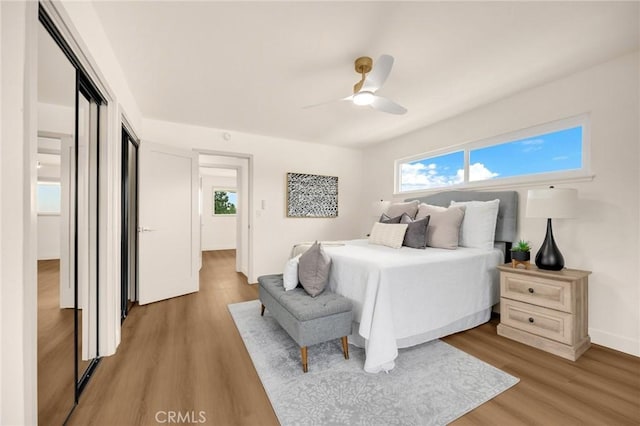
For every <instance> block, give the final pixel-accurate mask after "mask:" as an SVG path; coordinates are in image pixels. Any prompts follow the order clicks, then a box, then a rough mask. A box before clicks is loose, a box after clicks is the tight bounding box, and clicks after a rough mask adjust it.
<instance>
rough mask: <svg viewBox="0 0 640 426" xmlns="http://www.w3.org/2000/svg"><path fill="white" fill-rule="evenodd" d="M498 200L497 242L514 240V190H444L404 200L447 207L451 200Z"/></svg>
mask: <svg viewBox="0 0 640 426" xmlns="http://www.w3.org/2000/svg"><path fill="white" fill-rule="evenodd" d="M496 198H497V199H499V200H500V207H499V209H498V221H497V223H496V236H495V240H496V241H497V242H504V243H509V244H508V246H507V250H508V247H509V245H510V243H511V242H512V241H515V240H516V235H517V229H516V227H517V223H518V222H517V220H518V193H517V192H516V191H495V192H481V191H444V192H438V193H437V194H432V195H427V196H426V197H419V198H408V199H407V200H406V201H412V200H419V201H420V202H421V203H427V204H432V205H435V206H443V207H449V203H450V202H451V201H491V200H495V199H496Z"/></svg>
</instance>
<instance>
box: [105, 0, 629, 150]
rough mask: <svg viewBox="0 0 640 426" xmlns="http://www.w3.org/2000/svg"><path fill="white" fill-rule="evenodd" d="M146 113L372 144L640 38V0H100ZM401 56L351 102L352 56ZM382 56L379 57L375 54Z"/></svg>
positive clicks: (618, 51)
mask: <svg viewBox="0 0 640 426" xmlns="http://www.w3.org/2000/svg"><path fill="white" fill-rule="evenodd" d="M94 5H95V9H96V11H97V14H98V16H99V17H100V19H101V21H102V23H103V25H104V29H105V32H106V34H107V36H108V38H109V39H110V41H111V43H112V46H113V49H114V51H115V54H116V57H117V59H118V61H119V62H120V64H121V66H122V68H123V69H124V73H125V76H126V78H127V80H128V83H129V86H130V88H131V90H132V91H133V94H134V96H135V98H136V100H137V102H138V104H139V107H140V109H141V111H142V114H143V116H145V117H147V118H155V119H160V120H168V121H173V122H182V123H190V124H195V125H202V126H207V127H214V128H219V129H226V130H237V131H243V132H249V133H257V134H263V135H269V136H275V137H283V138H289V139H295V140H303V141H311V142H318V143H327V144H334V145H343V146H362V145H363V144H367V143H373V142H378V141H381V140H385V139H389V138H392V137H394V136H397V135H400V134H403V133H407V132H409V131H412V130H415V129H417V128H419V127H422V126H425V125H428V124H430V123H434V122H436V121H439V120H442V119H445V118H447V117H450V116H453V115H456V114H459V113H461V112H463V111H466V110H469V109H471V108H474V107H477V106H479V105H482V104H486V103H488V102H491V101H494V100H497V99H499V98H502V97H505V96H508V95H509V94H512V93H514V92H517V91H520V90H523V89H526V88H529V87H533V86H536V85H540V84H543V83H545V82H548V81H551V80H554V79H557V78H559V77H562V76H564V75H568V74H570V73H573V72H576V71H578V70H581V69H584V68H586V67H589V66H592V65H595V64H598V63H601V62H604V61H606V60H609V59H611V58H614V57H616V56H619V55H622V54H625V53H628V52H631V51H634V50H637V49H638V46H639V29H638V25H639V24H638V15H639V12H638V10H639V3H637V2H626V3H612V2H566V3H564V2H563V3H560V2H464V3H457V2H371V3H369V2H265V1H262V2H202V1H201V2H154V1H145V2H134V1H131V2H115V1H109V2H103V1H98V2H94ZM383 53H388V54H391V55H393V56H394V57H395V65H394V68H393V70H392V72H391V75H390V77H389V79H388V80H387V83H386V84H385V86H384V87H383V88H382V89H381V90H380V92H379V94H380V95H383V96H386V97H389V98H391V99H393V100H395V101H396V102H398V103H400V104H402V105H404V106H405V107H406V108H408V110H409V112H408V113H407V114H406V115H403V116H396V115H391V114H384V113H380V112H377V111H373V110H370V109H368V108H367V107H356V106H354V105H352V104H350V103H347V102H337V103H331V104H327V105H323V106H319V107H316V108H312V109H302V108H301V107H302V106H305V105H309V104H316V103H320V102H323V101H329V100H332V99H338V98H342V97H344V96H347V95H350V94H351V91H352V86H353V84H354V83H356V82H357V81H358V75H357V74H356V73H355V71H354V70H353V61H354V59H355V58H356V57H358V56H362V55H367V56H371V57H373V58H374V60H375V58H377V57H378V56H380V55H381V54H383ZM374 67H375V64H374Z"/></svg>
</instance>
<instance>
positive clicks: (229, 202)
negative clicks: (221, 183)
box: [213, 189, 238, 215]
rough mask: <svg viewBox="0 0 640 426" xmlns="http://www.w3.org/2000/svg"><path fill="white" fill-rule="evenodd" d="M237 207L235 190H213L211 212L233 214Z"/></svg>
mask: <svg viewBox="0 0 640 426" xmlns="http://www.w3.org/2000/svg"><path fill="white" fill-rule="evenodd" d="M237 207H238V195H237V194H236V191H235V190H227V189H225V190H221V189H214V190H213V214H214V215H223V214H224V215H234V214H236V209H237Z"/></svg>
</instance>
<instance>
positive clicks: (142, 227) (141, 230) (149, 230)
mask: <svg viewBox="0 0 640 426" xmlns="http://www.w3.org/2000/svg"><path fill="white" fill-rule="evenodd" d="M153 231H155V229H153V228H147V227H144V226H141V227H139V228H138V232H153Z"/></svg>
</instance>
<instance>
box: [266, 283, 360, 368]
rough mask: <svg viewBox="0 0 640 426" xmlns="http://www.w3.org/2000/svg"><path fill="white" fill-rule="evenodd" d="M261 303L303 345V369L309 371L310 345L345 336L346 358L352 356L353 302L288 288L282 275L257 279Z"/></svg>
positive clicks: (327, 294)
mask: <svg viewBox="0 0 640 426" xmlns="http://www.w3.org/2000/svg"><path fill="white" fill-rule="evenodd" d="M258 283H259V292H260V302H262V308H261V309H262V311H261V312H260V315H264V310H265V308H266V309H267V310H268V311H269V313H270V314H271V315H272V316H273V318H275V320H276V321H277V322H278V324H280V326H281V327H282V328H284V329H285V331H286V332H287V333H289V336H291V338H292V339H293V340H295V342H296V343H297V344H298V346H300V353H301V355H302V371H304V372H305V373H306V372H307V370H308V368H307V346H311V345H315V344H316V343H322V342H326V341H328V340H331V339H337V338H342V351H343V353H344V358H345V359H349V346H348V344H347V336H348V335H349V334H351V321H352V314H351V309H352V305H351V301H349V300H348V299H347V298H345V297H343V296H340V295H339V294H336V293H332V292H330V291H329V290H325V291H323V292H322V293H320V294H319V295H318V296H316V297H311V296H309V295H308V294H307V293H306V292H305V291H304V289H302V288H300V287H298V288H295V289H294V290H290V291H285V290H284V286H283V284H282V274H277V275H264V276H262V277H259V278H258Z"/></svg>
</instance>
